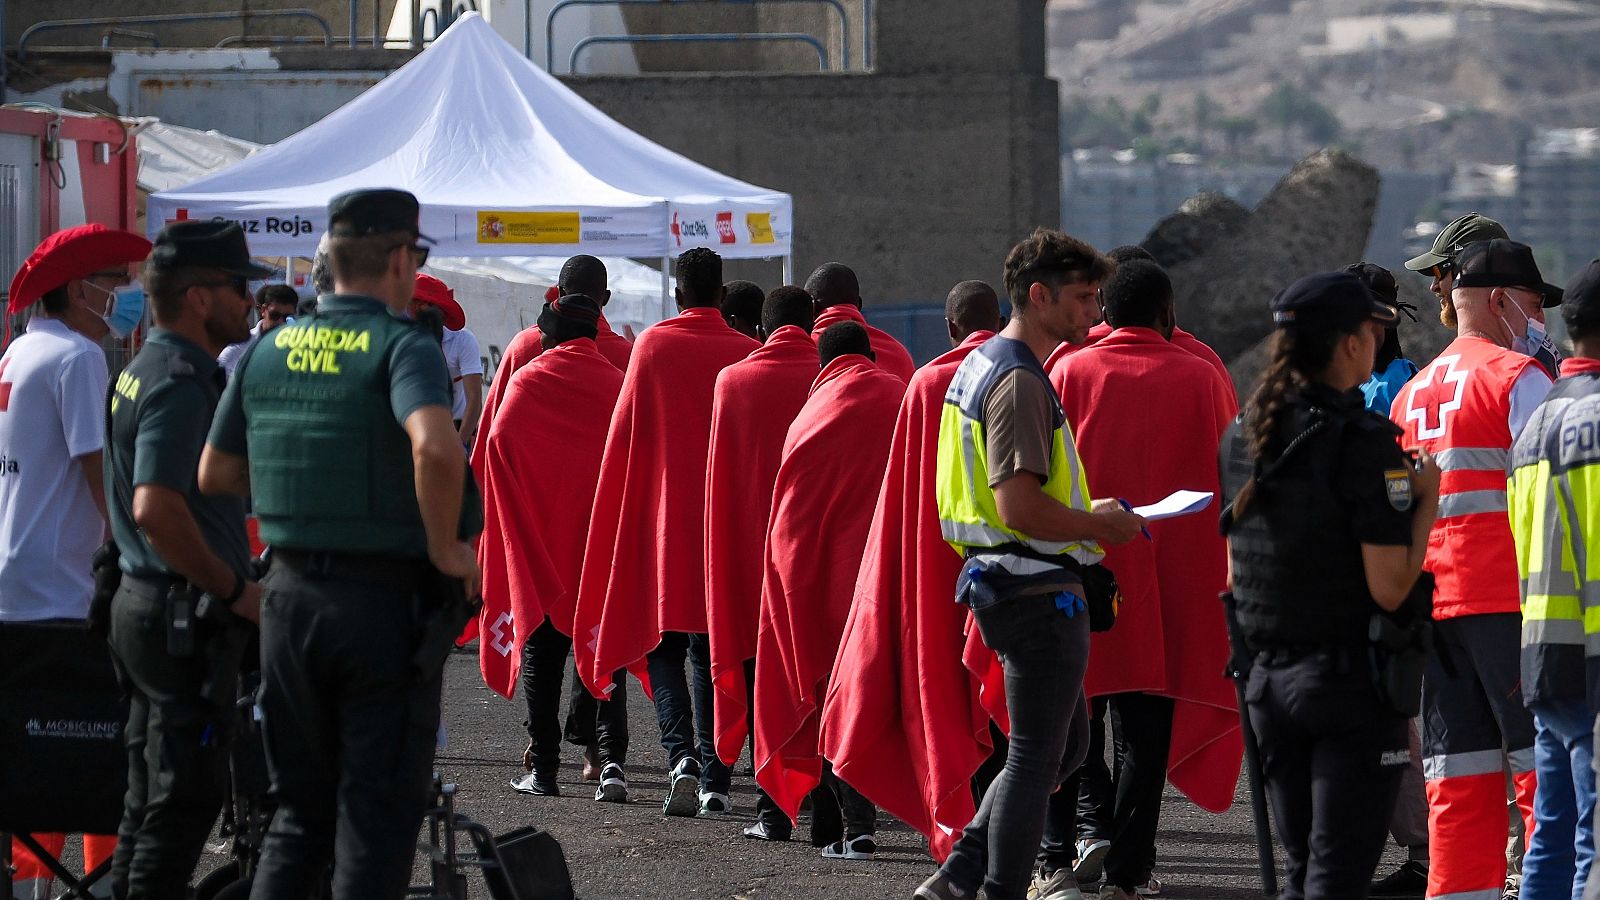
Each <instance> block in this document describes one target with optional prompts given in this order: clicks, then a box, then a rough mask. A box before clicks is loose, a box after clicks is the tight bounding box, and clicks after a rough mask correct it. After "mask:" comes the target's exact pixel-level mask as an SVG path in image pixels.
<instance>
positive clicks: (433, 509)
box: [405, 405, 479, 597]
mask: <svg viewBox="0 0 1600 900" xmlns="http://www.w3.org/2000/svg"><path fill="white" fill-rule="evenodd" d="M405 430H406V434H407V435H408V436H409V437H410V438H411V465H412V469H413V471H414V473H415V480H416V486H417V507H418V508H419V510H420V511H421V513H422V527H423V530H425V531H426V532H427V535H428V559H429V560H431V561H432V562H433V564H434V565H435V566H437V567H438V569H439V571H441V572H443V573H444V574H446V575H449V576H451V577H453V578H460V579H462V580H463V581H465V582H466V588H467V596H468V597H476V596H478V577H479V576H478V561H477V559H476V557H475V555H474V554H473V552H472V545H471V544H468V543H467V542H466V541H463V540H461V538H460V527H461V494H462V490H461V488H462V477H463V476H462V469H463V468H465V466H466V464H467V463H466V458H465V457H463V456H462V455H461V439H460V437H459V436H458V435H457V434H456V428H455V422H454V420H452V419H451V418H450V407H448V406H432V405H430V406H422V407H418V408H417V409H416V410H414V411H413V412H412V413H411V414H410V415H408V416H406V420H405Z"/></svg>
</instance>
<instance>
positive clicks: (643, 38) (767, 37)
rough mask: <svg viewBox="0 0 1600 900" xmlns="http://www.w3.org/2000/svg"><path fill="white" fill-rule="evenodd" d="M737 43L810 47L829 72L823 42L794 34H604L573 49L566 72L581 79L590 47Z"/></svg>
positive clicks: (805, 35)
mask: <svg viewBox="0 0 1600 900" xmlns="http://www.w3.org/2000/svg"><path fill="white" fill-rule="evenodd" d="M734 41H787V42H794V43H804V44H810V45H811V48H812V49H813V50H816V51H817V71H819V72H826V71H828V50H827V48H826V47H824V46H822V42H821V41H819V40H817V39H816V38H815V37H813V36H811V35H809V34H800V33H798V32H792V31H771V32H766V31H764V32H759V33H755V34H732V33H729V34H603V35H594V36H591V37H586V38H584V39H583V40H581V41H579V42H578V43H577V44H576V45H574V46H573V48H572V55H571V56H570V57H568V58H567V72H568V73H569V74H572V75H580V74H582V73H581V72H579V71H578V54H580V53H582V52H583V50H584V48H586V47H588V46H590V45H591V44H679V43H697V42H698V43H725V42H734Z"/></svg>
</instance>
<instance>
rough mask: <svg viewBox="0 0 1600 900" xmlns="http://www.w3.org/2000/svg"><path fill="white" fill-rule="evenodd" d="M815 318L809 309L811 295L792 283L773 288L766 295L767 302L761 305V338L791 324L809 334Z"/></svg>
mask: <svg viewBox="0 0 1600 900" xmlns="http://www.w3.org/2000/svg"><path fill="white" fill-rule="evenodd" d="M815 320H816V316H815V314H814V313H813V312H812V309H811V295H810V294H808V293H806V292H805V291H804V290H802V289H801V288H797V287H795V286H794V285H792V284H786V285H784V286H783V287H780V288H773V290H772V293H770V294H768V295H767V302H766V303H763V304H762V305H761V333H762V337H763V338H766V337H770V336H771V335H772V333H773V332H774V331H777V330H778V329H779V328H782V327H783V326H785V325H793V326H795V327H796V328H799V329H800V330H801V331H804V332H805V333H807V334H810V333H811V326H812V325H813V324H814V323H815Z"/></svg>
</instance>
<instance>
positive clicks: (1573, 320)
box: [1561, 259, 1600, 334]
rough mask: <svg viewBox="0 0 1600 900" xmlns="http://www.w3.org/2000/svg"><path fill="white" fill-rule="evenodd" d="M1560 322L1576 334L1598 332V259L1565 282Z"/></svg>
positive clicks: (1599, 312)
mask: <svg viewBox="0 0 1600 900" xmlns="http://www.w3.org/2000/svg"><path fill="white" fill-rule="evenodd" d="M1561 320H1562V321H1563V322H1566V323H1567V328H1569V329H1570V330H1572V331H1576V332H1583V333H1585V334H1593V333H1595V332H1596V331H1600V259H1591V260H1589V262H1588V264H1586V265H1585V266H1584V267H1583V268H1581V269H1579V270H1578V274H1576V275H1574V276H1572V280H1571V281H1569V282H1567V290H1566V294H1565V298H1564V299H1563V300H1562V302H1561Z"/></svg>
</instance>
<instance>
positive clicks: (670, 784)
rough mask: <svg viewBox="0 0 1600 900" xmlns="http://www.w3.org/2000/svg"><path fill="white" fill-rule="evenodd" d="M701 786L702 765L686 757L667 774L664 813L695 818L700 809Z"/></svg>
mask: <svg viewBox="0 0 1600 900" xmlns="http://www.w3.org/2000/svg"><path fill="white" fill-rule="evenodd" d="M699 788H700V765H699V764H698V763H696V762H695V761H694V760H692V759H690V758H688V757H684V758H683V759H681V760H679V761H678V764H677V765H676V766H673V767H672V773H671V774H670V775H668V776H667V797H666V800H664V801H662V804H661V813H662V815H667V816H681V817H683V818H687V819H692V818H694V816H695V814H696V813H698V812H699V811H700V798H699Z"/></svg>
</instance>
